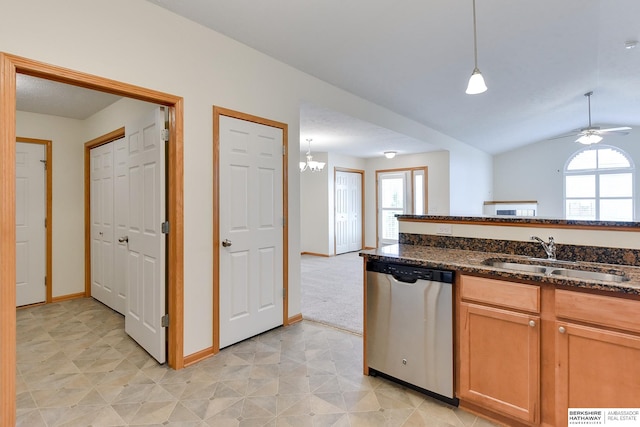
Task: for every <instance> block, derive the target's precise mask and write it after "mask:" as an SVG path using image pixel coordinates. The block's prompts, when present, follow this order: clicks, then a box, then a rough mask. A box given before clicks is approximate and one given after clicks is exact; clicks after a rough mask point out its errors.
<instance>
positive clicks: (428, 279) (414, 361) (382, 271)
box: [365, 260, 458, 406]
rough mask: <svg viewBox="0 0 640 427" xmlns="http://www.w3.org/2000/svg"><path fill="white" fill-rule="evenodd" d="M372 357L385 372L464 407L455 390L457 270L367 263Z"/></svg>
mask: <svg viewBox="0 0 640 427" xmlns="http://www.w3.org/2000/svg"><path fill="white" fill-rule="evenodd" d="M366 268H367V306H366V321H367V333H366V347H365V349H366V356H367V365H368V367H369V372H370V374H373V375H376V374H383V375H384V376H387V377H391V378H392V379H396V380H400V382H403V383H405V384H408V385H412V386H414V387H417V388H419V389H420V390H421V391H423V392H425V393H427V394H429V395H431V396H433V397H435V398H437V399H440V400H443V401H445V402H447V403H450V404H453V405H456V406H457V405H458V400H457V399H456V398H455V397H454V392H453V299H452V286H453V285H452V283H453V272H452V271H444V270H434V269H427V268H423V267H415V266H410V265H405V264H393V263H386V262H379V261H374V260H368V261H367V267H366Z"/></svg>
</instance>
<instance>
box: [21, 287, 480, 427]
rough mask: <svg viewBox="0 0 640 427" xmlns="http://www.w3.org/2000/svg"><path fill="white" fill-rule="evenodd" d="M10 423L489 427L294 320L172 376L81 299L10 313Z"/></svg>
mask: <svg viewBox="0 0 640 427" xmlns="http://www.w3.org/2000/svg"><path fill="white" fill-rule="evenodd" d="M17 323H18V346H17V357H18V365H17V415H18V418H17V425H18V426H28V427H38V426H47V427H50V426H81V427H86V426H137V425H146V426H148V425H155V426H185V427H187V426H220V427H225V426H295V427H304V426H354V427H355V426H367V427H369V426H434V427H438V426H461V427H463V426H464V427H468V426H476V427H480V426H491V425H493V424H491V423H489V422H487V421H485V420H483V419H480V418H477V417H475V416H474V415H472V414H469V413H467V412H464V411H462V410H460V409H458V408H453V407H450V406H448V405H446V404H443V403H439V402H438V401H435V400H432V399H430V398H429V397H426V396H424V395H422V394H420V393H417V392H415V391H413V390H408V389H405V388H403V387H401V386H398V385H396V384H394V383H392V382H389V381H386V380H383V379H380V378H374V377H365V376H363V375H362V374H361V366H362V337H361V336H359V335H354V334H350V333H346V332H343V331H340V330H337V329H332V328H329V327H326V326H323V325H321V324H317V323H314V322H308V321H303V322H301V323H298V324H295V325H292V326H290V327H287V328H278V329H275V330H273V331H270V332H268V333H265V334H263V335H261V336H258V337H255V338H252V339H250V340H247V341H244V342H242V343H239V344H236V345H234V346H231V347H229V348H227V349H224V350H222V351H221V352H220V353H219V354H218V355H216V356H214V357H212V358H209V359H207V360H204V361H202V362H200V363H197V364H195V365H193V366H190V367H188V368H185V369H183V370H180V371H174V370H171V369H169V368H167V367H166V366H164V365H158V364H157V363H156V362H155V361H154V360H153V359H151V358H150V357H149V356H148V355H147V353H146V352H144V351H143V350H142V349H141V348H140V347H138V345H137V344H136V343H135V342H134V341H133V340H131V339H130V338H129V337H128V336H127V335H126V334H125V333H124V330H123V329H124V320H123V317H122V316H121V315H119V314H117V313H115V312H113V311H111V310H110V309H108V308H106V307H105V306H103V305H102V304H100V303H98V302H96V301H94V300H92V299H77V300H72V301H66V302H61V303H54V304H47V305H43V306H39V307H32V308H28V309H24V310H19V311H18V314H17Z"/></svg>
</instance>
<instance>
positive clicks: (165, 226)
mask: <svg viewBox="0 0 640 427" xmlns="http://www.w3.org/2000/svg"><path fill="white" fill-rule="evenodd" d="M162 234H169V221H165V222H163V223H162Z"/></svg>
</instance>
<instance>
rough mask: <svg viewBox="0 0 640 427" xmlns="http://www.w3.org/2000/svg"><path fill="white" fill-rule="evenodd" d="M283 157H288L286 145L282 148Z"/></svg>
mask: <svg viewBox="0 0 640 427" xmlns="http://www.w3.org/2000/svg"><path fill="white" fill-rule="evenodd" d="M282 155H283V156H286V155H287V146H286V145H283V146H282Z"/></svg>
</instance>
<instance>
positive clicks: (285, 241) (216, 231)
mask: <svg viewBox="0 0 640 427" xmlns="http://www.w3.org/2000/svg"><path fill="white" fill-rule="evenodd" d="M220 116H226V117H231V118H234V119H239V120H244V121H248V122H253V123H258V124H261V125H265V126H270V127H274V128H278V129H281V130H282V144H283V145H284V153H283V156H282V215H283V216H284V226H283V227H282V287H283V288H284V295H285V297H284V298H283V304H282V325H283V326H287V325H288V324H289V191H288V188H289V171H288V164H289V161H288V158H289V157H288V154H289V125H288V124H286V123H281V122H277V121H274V120H270V119H265V118H263V117H258V116H253V115H251V114H247V113H242V112H240V111H234V110H230V109H228V108H223V107H217V106H215V105H214V106H213V263H212V264H213V275H212V277H213V316H212V318H213V338H212V340H213V352H214V353H218V352H219V351H220V322H219V318H220V210H219V209H218V206H219V204H220Z"/></svg>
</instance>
